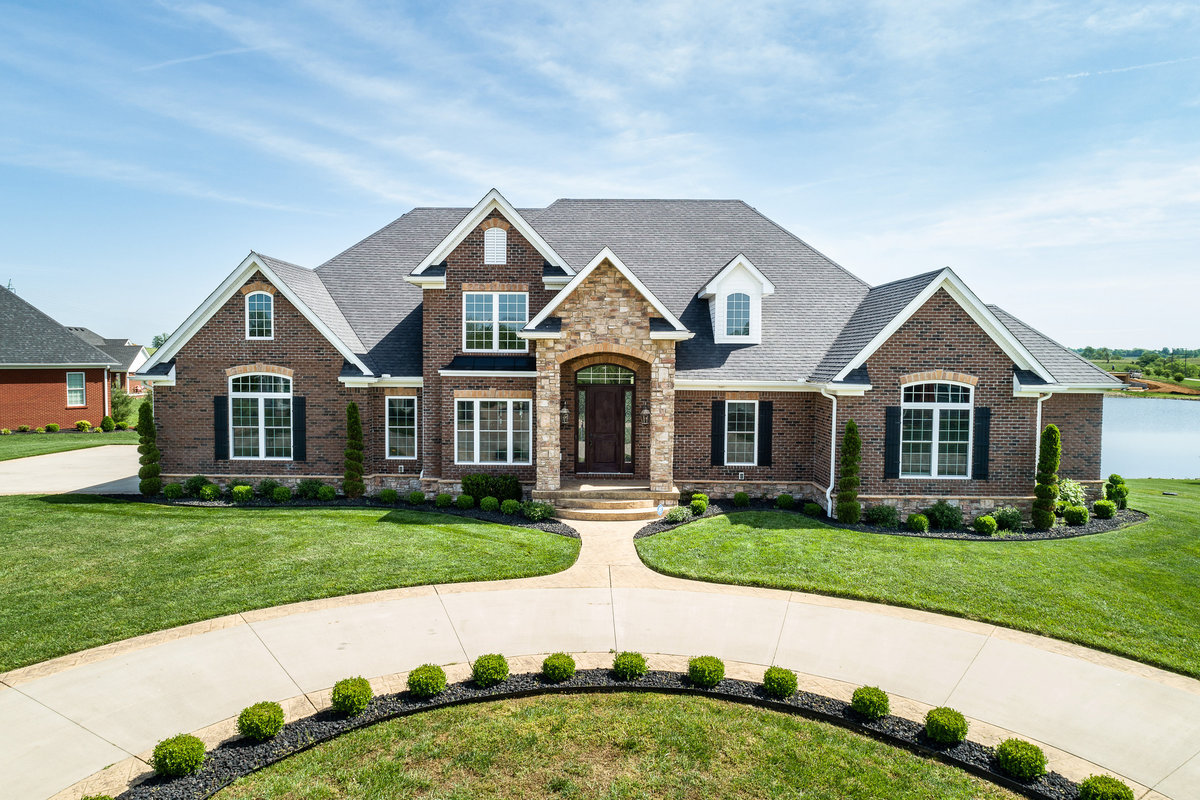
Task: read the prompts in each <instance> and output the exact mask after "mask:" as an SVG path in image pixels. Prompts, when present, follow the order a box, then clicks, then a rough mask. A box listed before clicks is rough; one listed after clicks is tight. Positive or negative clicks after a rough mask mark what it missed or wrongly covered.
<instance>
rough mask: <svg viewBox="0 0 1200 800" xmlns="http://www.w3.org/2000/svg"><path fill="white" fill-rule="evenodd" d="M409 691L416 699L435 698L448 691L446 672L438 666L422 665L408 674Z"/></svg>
mask: <svg viewBox="0 0 1200 800" xmlns="http://www.w3.org/2000/svg"><path fill="white" fill-rule="evenodd" d="M408 691H409V692H411V693H412V694H413V696H415V697H434V696H435V695H439V694H441V693H442V692H444V691H446V670H444V669H442V668H441V667H439V666H438V665H437V664H422V665H421V666H419V667H417V668H416V669H414V670H413V671H412V672H410V673H408Z"/></svg>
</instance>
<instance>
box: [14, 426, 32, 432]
mask: <svg viewBox="0 0 1200 800" xmlns="http://www.w3.org/2000/svg"><path fill="white" fill-rule="evenodd" d="M17 433H29V426H28V425H18V426H17Z"/></svg>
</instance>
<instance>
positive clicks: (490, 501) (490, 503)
mask: <svg viewBox="0 0 1200 800" xmlns="http://www.w3.org/2000/svg"><path fill="white" fill-rule="evenodd" d="M479 510H480V511H499V510H500V501H499V500H497V499H496V498H495V497H485V498H483V499H482V500H480V501H479Z"/></svg>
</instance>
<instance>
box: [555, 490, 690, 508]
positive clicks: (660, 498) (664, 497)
mask: <svg viewBox="0 0 1200 800" xmlns="http://www.w3.org/2000/svg"><path fill="white" fill-rule="evenodd" d="M531 496H532V497H533V499H534V500H544V501H546V502H547V503H558V501H559V500H589V501H594V500H645V501H653V502H654V504H655V505H658V504H659V503H660V502H662V503H667V504H673V503H678V502H679V492H678V491H674V490H673V491H669V492H652V491H650V490H649V489H633V488H630V489H599V488H598V489H553V490H546V489H534V490H533V492H531Z"/></svg>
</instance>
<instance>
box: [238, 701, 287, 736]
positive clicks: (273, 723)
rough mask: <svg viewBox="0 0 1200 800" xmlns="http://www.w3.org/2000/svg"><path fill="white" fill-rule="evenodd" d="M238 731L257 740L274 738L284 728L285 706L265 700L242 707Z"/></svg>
mask: <svg viewBox="0 0 1200 800" xmlns="http://www.w3.org/2000/svg"><path fill="white" fill-rule="evenodd" d="M237 727H238V733H240V734H241V735H242V736H245V737H246V738H247V739H253V740H254V741H256V742H262V741H266V740H267V739H272V738H274V737H275V736H276V735H278V734H279V732H280V731H281V730H283V706H281V705H279V703H272V702H269V701H264V702H262V703H255V704H254V705H252V706H247V707H246V708H243V709H242V713H241V714H238V721H237Z"/></svg>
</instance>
